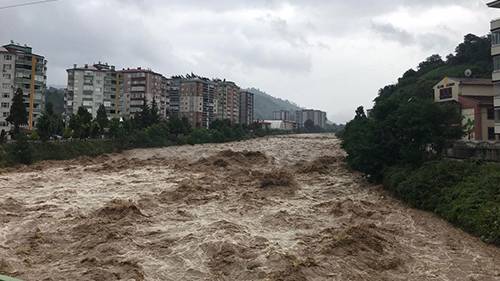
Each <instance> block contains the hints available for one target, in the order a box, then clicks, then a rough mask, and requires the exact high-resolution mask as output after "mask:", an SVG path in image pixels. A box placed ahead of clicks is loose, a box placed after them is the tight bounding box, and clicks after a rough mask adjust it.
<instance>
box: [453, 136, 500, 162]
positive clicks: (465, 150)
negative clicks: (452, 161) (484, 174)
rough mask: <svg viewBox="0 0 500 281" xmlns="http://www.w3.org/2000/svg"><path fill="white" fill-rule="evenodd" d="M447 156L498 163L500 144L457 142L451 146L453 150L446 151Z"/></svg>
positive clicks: (499, 160) (499, 159)
mask: <svg viewBox="0 0 500 281" xmlns="http://www.w3.org/2000/svg"><path fill="white" fill-rule="evenodd" d="M447 156H448V157H450V158H458V159H478V160H485V161H494V162H500V143H497V142H472V141H467V142H466V141H459V142H456V143H455V144H454V145H453V148H450V149H448V151H447Z"/></svg>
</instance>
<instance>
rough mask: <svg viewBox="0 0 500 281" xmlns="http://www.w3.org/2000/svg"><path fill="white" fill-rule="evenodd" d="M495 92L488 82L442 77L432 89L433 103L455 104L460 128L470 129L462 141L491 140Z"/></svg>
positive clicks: (493, 127) (493, 125) (484, 80)
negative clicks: (462, 126)
mask: <svg viewBox="0 0 500 281" xmlns="http://www.w3.org/2000/svg"><path fill="white" fill-rule="evenodd" d="M494 96H495V91H494V88H493V82H492V80H491V79H475V78H452V77H445V78H443V79H442V80H441V81H440V82H439V83H437V84H436V85H435V86H434V101H435V102H447V103H453V104H456V106H457V107H458V108H459V109H460V110H461V113H462V116H463V119H462V122H463V124H462V125H464V126H466V127H470V128H468V129H469V132H468V134H467V135H466V136H465V137H464V139H466V140H476V141H485V140H490V141H494V140H496V139H497V137H496V135H495V111H494V106H493V100H494Z"/></svg>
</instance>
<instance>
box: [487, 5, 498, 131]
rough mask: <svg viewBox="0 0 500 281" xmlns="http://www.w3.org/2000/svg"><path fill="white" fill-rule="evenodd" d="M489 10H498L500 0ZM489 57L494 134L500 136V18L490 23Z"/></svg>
mask: <svg viewBox="0 0 500 281" xmlns="http://www.w3.org/2000/svg"><path fill="white" fill-rule="evenodd" d="M488 7H490V8H497V9H498V8H500V0H497V1H493V2H490V3H488ZM491 55H492V57H493V74H492V81H493V88H494V91H495V97H494V99H493V104H494V106H495V134H500V18H499V19H496V20H493V21H491Z"/></svg>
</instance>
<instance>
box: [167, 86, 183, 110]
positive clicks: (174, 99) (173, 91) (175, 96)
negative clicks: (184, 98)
mask: <svg viewBox="0 0 500 281" xmlns="http://www.w3.org/2000/svg"><path fill="white" fill-rule="evenodd" d="M183 79H184V78H182V77H181V76H172V77H171V78H170V79H168V80H167V117H168V118H180V117H181V113H180V112H181V105H180V103H181V83H182V80H183Z"/></svg>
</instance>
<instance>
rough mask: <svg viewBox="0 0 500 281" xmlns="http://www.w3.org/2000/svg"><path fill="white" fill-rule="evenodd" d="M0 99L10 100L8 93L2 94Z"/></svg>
mask: <svg viewBox="0 0 500 281" xmlns="http://www.w3.org/2000/svg"><path fill="white" fill-rule="evenodd" d="M2 97H3V98H6V99H8V98H10V94H9V93H3V95H2Z"/></svg>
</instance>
